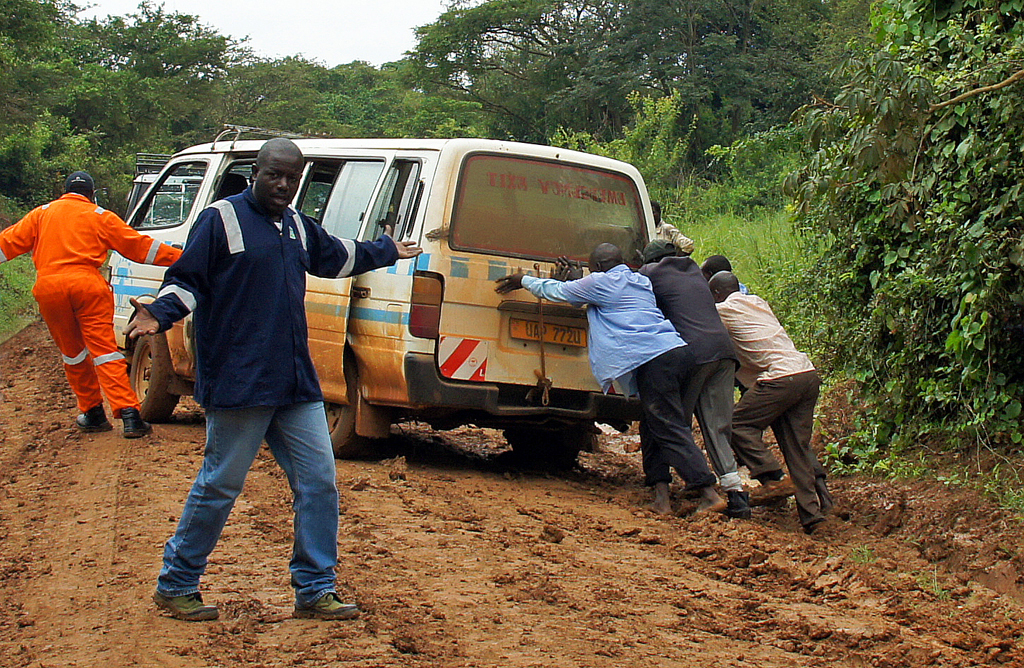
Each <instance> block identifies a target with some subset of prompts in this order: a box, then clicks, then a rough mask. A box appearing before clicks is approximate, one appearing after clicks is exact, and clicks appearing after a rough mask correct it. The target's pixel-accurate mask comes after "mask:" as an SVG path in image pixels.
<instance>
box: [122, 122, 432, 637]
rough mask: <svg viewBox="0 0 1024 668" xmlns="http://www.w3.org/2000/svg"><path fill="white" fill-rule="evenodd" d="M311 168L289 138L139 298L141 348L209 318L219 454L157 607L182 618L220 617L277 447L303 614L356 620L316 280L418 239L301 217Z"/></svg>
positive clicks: (203, 378) (136, 327)
mask: <svg viewBox="0 0 1024 668" xmlns="http://www.w3.org/2000/svg"><path fill="white" fill-rule="evenodd" d="M303 167H304V159H303V156H302V152H301V151H300V150H299V147H298V146H297V145H296V144H295V143H294V142H292V141H290V140H288V139H281V138H278V139H271V140H269V141H268V142H266V144H264V146H263V148H262V149H261V150H260V152H259V154H258V155H257V157H256V165H255V167H254V168H253V183H252V186H251V187H250V188H249V189H247V190H246V191H245V192H243V193H241V194H239V195H234V196H231V197H228V198H227V199H223V200H219V201H217V202H215V203H214V204H212V205H211V206H210V207H209V208H207V209H206V210H205V211H203V213H202V214H201V215H200V216H199V219H198V220H197V221H196V223H195V226H194V227H193V228H192V231H191V232H190V234H189V238H188V242H187V243H186V245H185V249H184V252H183V253H182V256H181V259H179V260H178V261H177V262H175V263H174V265H172V266H171V267H170V268H169V269H168V270H167V273H166V274H165V277H164V284H163V286H162V287H161V289H160V293H159V294H158V296H157V299H156V301H154V302H153V303H152V304H147V305H145V306H143V305H142V304H139V303H138V302H136V301H135V300H132V304H133V305H134V306H135V307H136V309H137V315H136V317H135V318H134V319H133V320H132V321H131V322H130V323H129V324H128V334H129V336H131V337H133V338H135V337H138V336H142V335H144V334H154V333H156V332H161V331H164V330H167V329H168V328H170V326H171V325H172V324H173V323H174V322H175V321H177V320H180V319H181V318H184V317H185V316H186V315H188V314H189V313H190V312H193V311H194V312H195V340H196V388H195V397H196V400H197V401H198V402H199V403H200V404H201V405H202V406H203V407H204V408H205V409H206V451H205V456H204V459H203V465H202V468H201V469H200V471H199V474H198V475H197V477H196V480H195V482H194V483H193V485H192V489H191V490H190V491H189V494H188V498H187V499H186V501H185V508H184V510H183V511H182V515H181V519H180V521H179V523H178V528H177V531H176V532H175V534H174V536H173V537H171V539H170V540H168V541H167V544H166V545H165V546H164V561H163V568H162V569H161V571H160V577H159V579H158V581H157V590H156V593H155V594H154V601H155V602H156V603H157V605H158V606H160V607H161V608H163V609H164V610H167V611H168V612H170V613H171V615H172V616H174V617H176V618H178V619H184V620H189V621H195V620H206V619H216V618H217V616H218V611H217V608H216V606H213V605H205V604H204V603H203V600H202V596H201V594H200V593H199V579H200V577H201V576H202V574H203V572H204V571H205V569H206V564H207V558H208V556H209V554H210V552H212V551H213V548H214V546H215V545H216V544H217V540H218V538H219V537H220V534H221V531H222V530H223V528H224V524H225V523H226V522H227V518H228V515H229V513H230V512H231V508H232V507H233V506H234V503H235V499H236V498H237V497H238V494H239V493H240V492H241V491H242V484H243V483H244V481H245V476H246V474H247V473H248V471H249V468H250V466H252V462H253V460H254V459H255V457H256V454H257V453H258V452H259V449H260V445H261V443H262V442H263V440H264V439H266V441H267V443H268V445H269V446H270V449H271V452H272V453H273V455H274V458H275V459H276V460H277V463H278V464H279V465H280V466H281V468H282V469H283V470H284V472H285V474H286V475H287V476H288V482H289V485H290V486H291V489H292V492H293V495H294V503H293V507H294V509H295V520H294V523H295V542H294V546H293V552H292V559H291V562H290V568H291V576H292V586H293V587H294V589H295V612H294V614H295V616H296V617H307V618H320V619H351V618H353V617H356V616H358V614H359V608H358V607H356V606H355V605H353V604H347V603H343V602H342V601H341V600H340V599H339V598H338V595H337V593H336V589H335V574H334V568H335V566H336V564H337V561H338V555H337V551H338V550H337V544H338V489H337V484H336V482H335V469H334V453H333V450H332V448H331V439H330V434H329V432H328V428H327V419H326V416H325V414H324V407H323V396H322V395H321V393H320V384H319V381H318V379H317V376H316V371H315V370H314V368H313V362H312V360H311V359H310V355H309V347H308V341H307V333H306V313H305V306H304V302H305V292H306V274H307V273H309V274H312V275H314V276H320V277H324V278H343V277H345V276H351V275H353V274H359V273H362V272H365V271H370V270H372V269H376V268H378V267H384V266H388V265H392V264H394V263H395V262H396V261H397V260H399V259H402V258H410V257H414V256H416V255H418V254H419V253H420V252H421V249H420V248H418V247H417V246H416V245H415V244H414V243H413V242H411V241H406V242H395V241H393V240H392V239H391V237H389V236H384V237H382V238H381V239H379V240H378V241H375V242H358V241H350V240H341V239H336V238H334V237H332V236H330V235H329V234H327V232H325V231H324V230H323V228H321V227H320V226H319V225H317V224H316V223H315V222H314V221H312V220H311V219H310V218H308V217H306V216H304V215H303V214H301V213H299V212H297V211H295V210H294V209H292V208H290V206H289V205H290V203H291V201H292V199H293V198H294V197H295V193H296V191H297V190H298V186H299V180H300V178H301V176H302V170H303Z"/></svg>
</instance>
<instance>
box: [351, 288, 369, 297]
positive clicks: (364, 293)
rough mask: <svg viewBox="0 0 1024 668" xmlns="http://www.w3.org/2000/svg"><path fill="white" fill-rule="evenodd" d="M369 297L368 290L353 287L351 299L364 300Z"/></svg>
mask: <svg viewBox="0 0 1024 668" xmlns="http://www.w3.org/2000/svg"><path fill="white" fill-rule="evenodd" d="M369 296H370V288H363V287H358V286H357V287H354V288H352V299H366V298H367V297H369Z"/></svg>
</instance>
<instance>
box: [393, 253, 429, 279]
mask: <svg viewBox="0 0 1024 668" xmlns="http://www.w3.org/2000/svg"><path fill="white" fill-rule="evenodd" d="M422 257H424V256H423V255H419V256H417V257H416V259H415V260H399V261H398V262H396V263H394V264H393V265H391V266H390V267H388V268H387V272H386V273H388V274H401V275H402V276H412V275H413V274H414V273H415V272H416V270H417V269H426V268H427V267H428V266H429V265H430V256H429V255H427V256H426V259H425V260H423V261H422V265H423V266H419V265H420V264H421V261H420V258H422Z"/></svg>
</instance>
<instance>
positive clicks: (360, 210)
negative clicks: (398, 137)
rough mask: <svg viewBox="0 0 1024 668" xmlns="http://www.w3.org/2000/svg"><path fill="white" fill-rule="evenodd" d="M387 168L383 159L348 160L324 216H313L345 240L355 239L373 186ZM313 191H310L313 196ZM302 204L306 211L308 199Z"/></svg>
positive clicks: (328, 200) (325, 207) (338, 178)
mask: <svg viewBox="0 0 1024 668" xmlns="http://www.w3.org/2000/svg"><path fill="white" fill-rule="evenodd" d="M383 171H384V163H383V162H381V161H368V160H367V161H352V162H346V163H344V164H343V165H342V166H341V171H340V172H338V176H337V178H336V179H335V181H334V187H333V188H331V194H330V195H329V196H328V198H327V203H326V204H325V205H323V217H322V218H320V217H318V216H313V217H314V218H319V220H320V222H321V223H322V224H323V226H324V229H325V230H327V231H328V232H330V233H331V234H333V235H334V236H336V237H339V238H341V239H354V238H355V237H356V235H357V234H359V226H360V225H361V224H362V222H363V218H364V217H365V214H366V209H367V207H368V206H369V205H370V198H371V197H372V196H373V189H374V187H375V186H376V185H377V181H378V180H379V179H380V174H381V172H383ZM308 190H309V189H308V188H307V191H308ZM313 194H314V193H310V195H313ZM308 196H309V195H307V197H308ZM300 206H301V207H302V212H303V213H306V206H307V205H306V202H305V198H303V202H302V203H301V204H300Z"/></svg>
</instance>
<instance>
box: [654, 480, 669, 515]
mask: <svg viewBox="0 0 1024 668" xmlns="http://www.w3.org/2000/svg"><path fill="white" fill-rule="evenodd" d="M651 510H652V511H654V512H656V513H658V514H659V515H671V514H672V502H671V501H669V498H668V483H667V482H659V483H656V484H655V485H654V503H652V504H651Z"/></svg>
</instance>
